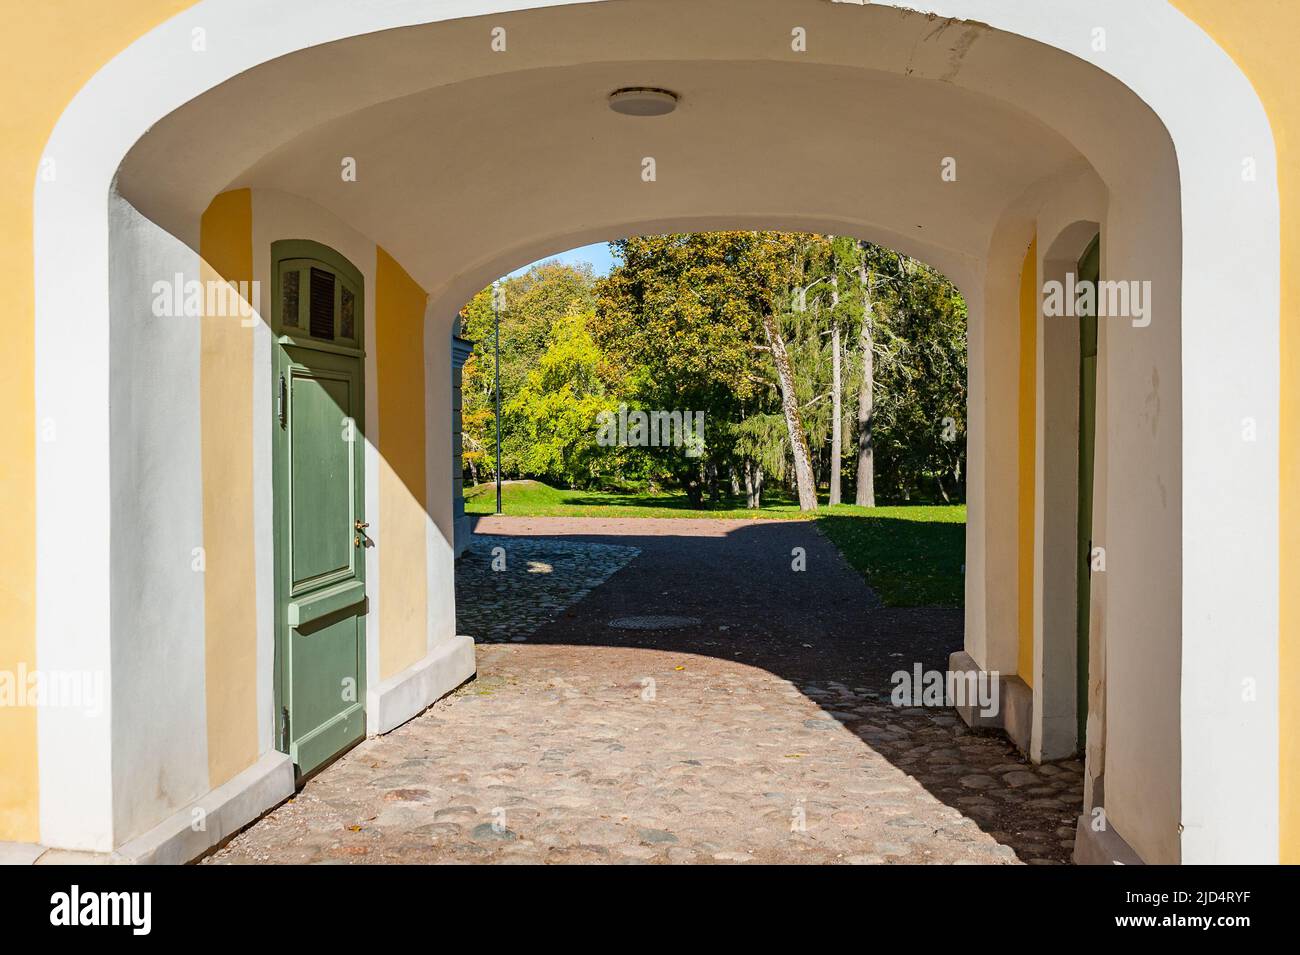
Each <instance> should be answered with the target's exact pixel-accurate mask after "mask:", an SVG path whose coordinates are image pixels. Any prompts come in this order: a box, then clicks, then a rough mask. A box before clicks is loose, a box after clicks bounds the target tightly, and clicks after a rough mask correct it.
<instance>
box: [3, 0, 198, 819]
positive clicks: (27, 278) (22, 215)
mask: <svg viewBox="0 0 1300 955" xmlns="http://www.w3.org/2000/svg"><path fill="white" fill-rule="evenodd" d="M192 2H193V0H131V2H130V3H126V4H122V3H112V4H109V3H103V2H100V0H60V2H59V3H51V2H46V3H24V4H22V10H21V13H19V12H18V11H17V10H14V11H13V13H12V14H11V15H10V16H8V17H6V20H7V22H8V27H9V28H8V29H7V30H5V31H4V37H3V39H0V89H4V90H6V91H7V93H6V96H5V105H4V109H3V110H0V142H2V143H4V148H3V149H0V223H4V225H3V227H2V228H0V288H3V289H4V290H5V320H4V331H5V348H4V351H3V353H2V354H0V407H2V408H4V409H5V412H6V413H5V415H4V416H3V418H2V419H0V445H2V446H3V447H4V449H5V453H4V454H3V455H0V500H3V501H4V502H5V529H6V531H7V532H8V534H9V544H8V546H6V547H4V548H0V670H7V671H10V672H13V671H15V670H16V669H17V667H18V666H19V664H24V665H26V666H27V667H28V668H33V667H35V665H36V624H35V602H36V501H35V496H36V495H35V489H36V478H35V471H36V432H35V430H34V428H33V422H34V420H35V417H36V404H35V395H34V387H35V383H34V378H33V368H34V364H35V348H36V345H35V335H34V326H33V324H32V315H33V313H34V312H35V293H34V288H33V277H32V272H33V268H34V263H33V259H32V197H33V191H32V188H33V183H34V182H35V179H36V174H37V169H38V168H39V166H40V161H41V157H42V154H43V151H44V149H45V143H46V141H47V140H48V139H49V138H50V133H51V132H53V130H54V126H55V123H57V122H58V119H59V116H60V115H61V114H62V113H63V110H64V109H65V108H66V107H67V105H68V102H69V101H70V100H71V99H72V98H73V96H75V95H76V92H77V90H79V89H80V88H81V87H82V86H84V85H85V84H86V81H87V80H89V79H90V77H91V76H92V75H94V73H95V71H96V70H98V69H99V68H100V67H101V66H102V65H103V64H104V63H106V62H107V61H108V60H110V59H111V58H112V57H113V56H114V55H115V54H117V53H118V52H119V51H121V50H123V49H125V48H126V47H128V46H130V45H131V43H132V42H133V41H134V40H135V39H136V38H137V37H140V36H142V35H143V34H145V33H147V32H148V31H149V30H151V29H152V28H153V27H155V26H157V25H158V24H159V23H161V22H162V21H163V20H166V19H167V18H168V17H170V16H172V15H173V14H175V13H177V12H179V11H180V10H183V9H185V8H186V7H188V6H191V5H192ZM7 6H8V5H7ZM52 50H53V51H58V55H51V51H52ZM52 158H54V159H56V160H57V158H58V157H52ZM56 173H57V162H56ZM57 187H58V180H57V179H56V180H55V181H54V182H53V183H43V184H42V185H41V186H40V188H57ZM0 740H4V745H3V746H0V841H8V840H12V841H20V842H35V841H38V839H39V836H40V832H39V821H38V816H39V811H38V810H39V791H38V780H37V763H36V712H35V710H33V709H31V708H28V707H0Z"/></svg>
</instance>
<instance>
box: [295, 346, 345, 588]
mask: <svg viewBox="0 0 1300 955" xmlns="http://www.w3.org/2000/svg"><path fill="white" fill-rule="evenodd" d="M299 351H301V349H299ZM320 364H321V363H320V362H315V363H313V365H312V367H310V368H307V367H303V366H290V369H289V382H288V388H289V392H290V394H289V403H290V408H291V411H292V413H291V415H290V418H289V422H288V427H289V475H290V480H289V483H288V487H287V489H288V492H289V497H290V500H289V514H290V521H289V536H290V538H291V547H290V555H291V558H292V561H293V563H292V577H291V582H290V588H291V590H290V592H291V593H292V594H294V595H297V594H300V593H303V592H304V591H306V590H310V589H316V588H318V587H321V586H324V585H325V584H329V583H334V582H335V581H338V580H342V579H344V578H348V577H351V576H352V574H353V572H354V569H355V568H354V566H353V565H354V563H355V562H356V560H357V556H356V555H357V553H358V551H357V549H356V547H354V546H353V543H352V538H353V536H354V534H355V530H354V526H353V523H354V521H355V520H356V517H355V513H356V512H355V508H354V504H353V502H354V500H355V494H354V492H355V487H354V480H355V474H354V468H353V467H352V459H353V457H354V454H353V448H352V443H353V442H352V441H350V440H348V439H347V438H346V437H345V435H344V432H345V431H346V430H348V429H350V428H351V425H350V424H349V421H350V415H349V412H350V409H351V408H352V393H353V389H352V385H353V382H352V381H351V380H349V377H350V376H348V375H347V374H346V373H339V375H338V377H335V376H334V373H331V372H329V371H325V370H324V369H322V368H321V367H320Z"/></svg>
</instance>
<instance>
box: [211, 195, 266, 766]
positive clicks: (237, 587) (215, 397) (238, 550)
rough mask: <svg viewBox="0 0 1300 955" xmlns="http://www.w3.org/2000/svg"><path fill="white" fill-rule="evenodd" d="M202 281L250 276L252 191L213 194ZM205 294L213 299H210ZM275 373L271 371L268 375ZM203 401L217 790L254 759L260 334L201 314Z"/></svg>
mask: <svg viewBox="0 0 1300 955" xmlns="http://www.w3.org/2000/svg"><path fill="white" fill-rule="evenodd" d="M199 251H200V254H201V255H202V257H203V264H202V267H201V269H200V271H201V274H202V279H203V281H204V287H205V288H207V287H209V286H208V284H207V283H209V282H212V281H222V280H224V281H227V282H231V283H239V282H246V283H249V285H248V286H246V288H248V287H251V284H252V281H253V201H252V193H250V192H249V190H247V189H239V190H235V191H233V192H227V193H223V194H222V195H219V196H217V198H216V199H214V200H212V204H211V205H210V206H208V209H207V211H206V212H204V213H203V221H202V224H201V228H200V234H199ZM205 297H206V296H205ZM269 373H270V372H269V369H268V374H269ZM199 395H200V400H201V402H202V420H203V423H202V436H201V441H202V454H203V547H204V552H205V554H204V556H205V564H206V570H205V572H204V578H203V599H204V609H203V623H204V628H205V629H204V634H205V647H206V650H205V654H204V659H205V661H206V667H207V671H206V672H207V719H208V775H209V783H210V785H212V786H213V787H216V786H219V785H221V784H222V783H224V782H225V781H227V780H228V779H230V778H231V777H233V776H235V775H236V774H237V773H239V772H240V771H241V770H243V769H246V768H248V767H249V766H251V765H252V764H253V763H254V762H255V761H256V760H257V752H258V739H257V615H256V605H255V600H254V597H255V595H256V581H255V579H254V569H253V568H254V565H253V330H252V329H251V328H248V327H245V324H244V322H243V321H241V319H240V317H239V316H238V315H204V318H203V328H202V335H201V353H200V364H199Z"/></svg>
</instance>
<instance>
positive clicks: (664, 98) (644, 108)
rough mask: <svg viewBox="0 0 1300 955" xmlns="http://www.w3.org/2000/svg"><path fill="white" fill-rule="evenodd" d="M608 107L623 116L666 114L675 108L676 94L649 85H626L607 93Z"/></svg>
mask: <svg viewBox="0 0 1300 955" xmlns="http://www.w3.org/2000/svg"><path fill="white" fill-rule="evenodd" d="M609 108H610V109H612V110H613V111H614V112H616V113H622V114H623V115H624V116H666V115H667V114H669V113H671V112H672V111H673V110H675V109H676V108H677V94H676V93H673V92H670V91H669V90H661V89H655V88H653V87H649V86H628V87H625V88H623V89H621V90H614V92H612V93H610V94H609Z"/></svg>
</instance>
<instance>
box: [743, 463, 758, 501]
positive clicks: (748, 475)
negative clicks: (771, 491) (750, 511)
mask: <svg viewBox="0 0 1300 955" xmlns="http://www.w3.org/2000/svg"><path fill="white" fill-rule="evenodd" d="M741 467H742V468H743V469H744V472H745V506H746V507H751V508H755V509H757V508H760V507H762V506H763V468H762V466H761V465H760V464H759V463H758V462H757V461H755V460H754V459H753V458H745V460H744V462H742V464H741Z"/></svg>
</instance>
